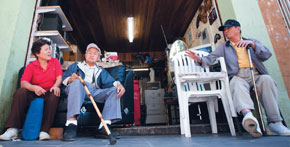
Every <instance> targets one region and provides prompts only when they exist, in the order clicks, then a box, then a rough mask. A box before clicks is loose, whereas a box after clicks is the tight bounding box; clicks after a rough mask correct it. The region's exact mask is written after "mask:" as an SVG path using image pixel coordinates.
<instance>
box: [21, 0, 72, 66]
mask: <svg viewBox="0 0 290 147" xmlns="http://www.w3.org/2000/svg"><path fill="white" fill-rule="evenodd" d="M40 3H41V0H37V4H36V9H35V15H34V19H33V26H32V32H31V36H30V41H29V48H28V52H27V55H26V56H27V58H26V63H25V65H27V64H28V63H29V62H31V61H33V60H35V57H32V56H31V47H32V44H33V42H34V39H35V37H47V38H50V39H51V40H52V42H53V44H54V45H55V46H57V47H58V48H59V49H60V51H72V49H71V48H70V46H69V45H68V43H67V42H66V40H65V39H64V37H63V36H62V35H61V34H60V33H59V32H58V30H41V31H40V30H37V28H38V21H39V18H40V17H39V15H40V14H44V13H51V14H58V16H59V18H60V20H61V23H62V29H63V31H65V32H66V31H73V28H72V26H71V24H70V23H69V21H68V19H67V18H66V16H65V14H64V12H63V11H62V9H61V7H60V6H40ZM42 19H43V18H42Z"/></svg>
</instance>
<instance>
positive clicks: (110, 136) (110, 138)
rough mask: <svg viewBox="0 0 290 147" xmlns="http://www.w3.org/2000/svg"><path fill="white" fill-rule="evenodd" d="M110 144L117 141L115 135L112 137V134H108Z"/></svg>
mask: <svg viewBox="0 0 290 147" xmlns="http://www.w3.org/2000/svg"><path fill="white" fill-rule="evenodd" d="M109 140H110V145H114V144H116V143H117V140H116V138H115V137H113V135H112V134H110V135H109Z"/></svg>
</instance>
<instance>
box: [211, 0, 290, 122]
mask: <svg viewBox="0 0 290 147" xmlns="http://www.w3.org/2000/svg"><path fill="white" fill-rule="evenodd" d="M217 4H218V7H219V12H220V15H221V19H222V21H223V22H224V21H226V20H227V19H230V18H234V19H237V20H238V21H239V22H240V23H241V30H242V35H243V36H244V37H248V38H255V39H257V40H259V41H261V42H262V43H263V44H264V45H265V46H267V47H268V48H269V49H270V50H271V52H272V53H273V56H272V57H271V58H270V59H269V60H267V61H266V62H264V64H265V66H266V67H267V69H268V71H269V72H270V75H271V76H272V77H273V78H274V80H275V81H276V82H277V85H278V93H279V99H278V103H279V107H280V109H281V111H282V114H283V116H284V119H285V121H286V123H287V125H288V126H290V115H288V114H289V112H290V101H289V97H288V93H287V91H286V87H285V85H284V81H283V78H282V75H281V72H280V68H279V65H278V62H277V58H276V55H275V52H274V50H273V46H272V43H271V40H270V37H269V34H268V32H267V27H266V25H265V22H264V19H263V16H262V14H261V10H260V7H259V4H258V1H257V0H217Z"/></svg>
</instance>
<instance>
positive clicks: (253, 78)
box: [247, 45, 266, 135]
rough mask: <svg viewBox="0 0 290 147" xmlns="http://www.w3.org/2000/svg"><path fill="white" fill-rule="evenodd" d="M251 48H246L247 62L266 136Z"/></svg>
mask: <svg viewBox="0 0 290 147" xmlns="http://www.w3.org/2000/svg"><path fill="white" fill-rule="evenodd" d="M251 48H252V47H251V45H248V46H247V50H248V57H249V62H250V71H251V75H252V80H253V85H254V90H255V95H256V99H257V104H258V108H259V115H260V118H261V123H262V131H263V134H264V135H266V127H265V123H264V119H263V115H262V110H261V105H260V100H259V97H258V93H257V87H256V81H255V75H254V70H253V64H252V58H251V52H250V50H251Z"/></svg>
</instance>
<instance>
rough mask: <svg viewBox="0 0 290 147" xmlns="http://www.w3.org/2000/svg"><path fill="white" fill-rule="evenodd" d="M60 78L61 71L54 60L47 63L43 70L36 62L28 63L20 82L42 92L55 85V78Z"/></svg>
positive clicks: (58, 64) (57, 62)
mask: <svg viewBox="0 0 290 147" xmlns="http://www.w3.org/2000/svg"><path fill="white" fill-rule="evenodd" d="M58 76H62V69H61V66H60V63H59V61H58V60H57V59H56V58H51V60H49V61H48V64H47V68H46V70H44V69H43V68H42V67H41V66H40V64H39V62H38V60H35V61H32V62H30V63H29V64H28V65H27V67H26V68H25V70H24V73H23V75H22V77H21V81H27V82H28V83H30V84H32V85H38V86H40V87H42V88H43V89H44V90H49V89H50V88H51V87H52V86H53V85H54V83H55V81H56V77H58Z"/></svg>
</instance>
